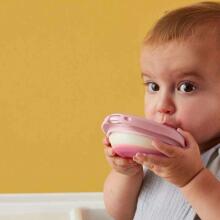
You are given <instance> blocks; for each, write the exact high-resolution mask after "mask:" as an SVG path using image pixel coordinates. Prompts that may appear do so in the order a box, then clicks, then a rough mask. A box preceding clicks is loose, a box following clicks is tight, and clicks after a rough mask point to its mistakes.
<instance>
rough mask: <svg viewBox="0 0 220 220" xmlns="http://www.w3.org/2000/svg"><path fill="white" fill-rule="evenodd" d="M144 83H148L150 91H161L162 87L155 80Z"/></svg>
mask: <svg viewBox="0 0 220 220" xmlns="http://www.w3.org/2000/svg"><path fill="white" fill-rule="evenodd" d="M144 84H145V85H147V89H148V92H151V93H152V92H156V91H159V89H160V87H159V86H158V85H157V84H156V83H154V82H146V83H144Z"/></svg>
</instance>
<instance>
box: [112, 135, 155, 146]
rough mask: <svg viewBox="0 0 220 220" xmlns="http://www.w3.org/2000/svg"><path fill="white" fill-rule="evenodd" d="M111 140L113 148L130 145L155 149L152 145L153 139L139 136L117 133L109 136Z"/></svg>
mask: <svg viewBox="0 0 220 220" xmlns="http://www.w3.org/2000/svg"><path fill="white" fill-rule="evenodd" d="M109 140H110V143H111V144H112V146H113V147H114V145H117V144H129V145H137V146H140V147H145V148H149V149H154V147H153V146H152V145H151V142H152V140H151V139H148V138H147V137H145V136H141V135H138V134H131V133H123V132H117V133H116V132H115V133H112V134H111V135H110V136H109Z"/></svg>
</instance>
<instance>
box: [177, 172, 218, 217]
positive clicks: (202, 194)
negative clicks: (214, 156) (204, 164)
mask: <svg viewBox="0 0 220 220" xmlns="http://www.w3.org/2000/svg"><path fill="white" fill-rule="evenodd" d="M181 191H182V193H183V195H184V196H185V198H186V199H187V200H188V201H189V203H190V204H191V205H192V207H193V208H194V209H195V211H196V212H197V214H198V215H199V217H200V218H201V219H202V220H218V219H220V209H219V206H220V183H219V181H218V180H217V179H216V178H215V176H213V174H212V173H211V172H210V171H209V170H208V169H203V170H202V171H201V172H200V173H199V174H198V175H197V176H196V177H195V178H193V179H192V180H191V181H190V182H189V183H188V184H187V185H186V186H184V187H182V188H181Z"/></svg>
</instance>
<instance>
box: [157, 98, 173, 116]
mask: <svg viewBox="0 0 220 220" xmlns="http://www.w3.org/2000/svg"><path fill="white" fill-rule="evenodd" d="M175 111H176V107H175V104H174V102H173V100H172V99H170V98H169V97H164V98H162V99H161V100H158V104H157V112H160V113H163V114H173V113H174V112H175Z"/></svg>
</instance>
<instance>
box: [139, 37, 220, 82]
mask: <svg viewBox="0 0 220 220" xmlns="http://www.w3.org/2000/svg"><path fill="white" fill-rule="evenodd" d="M204 42H205V43H204ZM219 60H220V50H218V49H216V46H215V44H213V42H211V41H209V39H208V38H207V40H206V41H193V40H191V41H171V42H167V43H163V44H160V45H145V46H144V47H143V48H142V51H141V56H140V64H141V70H142V72H143V73H151V74H159V73H162V74H165V73H168V72H169V73H170V72H171V73H172V74H173V76H176V74H174V73H181V74H182V75H184V74H185V76H186V75H188V76H190V75H191V76H193V74H195V76H196V77H197V75H199V74H200V75H202V76H203V78H208V77H209V78H213V79H214V78H215V77H218V78H219V77H220V62H219ZM189 73H190V74H189Z"/></svg>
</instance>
